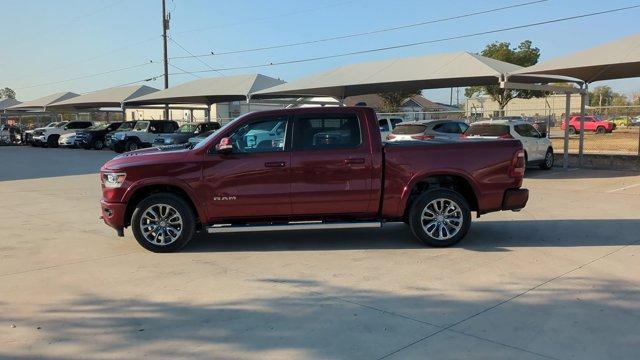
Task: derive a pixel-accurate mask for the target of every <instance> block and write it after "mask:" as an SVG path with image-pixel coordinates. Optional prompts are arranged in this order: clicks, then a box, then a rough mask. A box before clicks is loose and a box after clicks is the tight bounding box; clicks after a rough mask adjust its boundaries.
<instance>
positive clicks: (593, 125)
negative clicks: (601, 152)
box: [562, 116, 615, 135]
mask: <svg viewBox="0 0 640 360" xmlns="http://www.w3.org/2000/svg"><path fill="white" fill-rule="evenodd" d="M565 127H566V121H563V122H562V130H564V129H565ZM614 129H615V124H614V123H613V122H611V121H605V120H602V119H599V118H597V117H595V116H585V117H584V131H593V132H595V133H597V134H605V133H610V132H612V131H613V130H614ZM578 133H580V116H572V117H571V118H569V134H572V135H573V134H578Z"/></svg>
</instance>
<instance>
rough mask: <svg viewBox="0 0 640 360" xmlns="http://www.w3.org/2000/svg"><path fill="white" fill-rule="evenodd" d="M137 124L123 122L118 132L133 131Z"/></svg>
mask: <svg viewBox="0 0 640 360" xmlns="http://www.w3.org/2000/svg"><path fill="white" fill-rule="evenodd" d="M135 124H136V123H135V122H133V121H127V122H123V123H122V124H120V126H119V127H118V130H130V129H133V126H134V125H135Z"/></svg>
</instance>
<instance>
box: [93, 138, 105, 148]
mask: <svg viewBox="0 0 640 360" xmlns="http://www.w3.org/2000/svg"><path fill="white" fill-rule="evenodd" d="M91 147H92V148H94V149H96V150H102V148H104V142H102V140H100V139H96V140H93V142H91Z"/></svg>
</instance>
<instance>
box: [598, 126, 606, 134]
mask: <svg viewBox="0 0 640 360" xmlns="http://www.w3.org/2000/svg"><path fill="white" fill-rule="evenodd" d="M606 132H607V129H605V128H604V127H603V126H598V127H597V128H596V134H599V135H602V134H604V133H606Z"/></svg>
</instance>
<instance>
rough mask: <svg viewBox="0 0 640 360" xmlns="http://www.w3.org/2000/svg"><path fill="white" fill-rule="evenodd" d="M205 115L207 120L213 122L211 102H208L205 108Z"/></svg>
mask: <svg viewBox="0 0 640 360" xmlns="http://www.w3.org/2000/svg"><path fill="white" fill-rule="evenodd" d="M204 117H205V120H206V121H207V122H211V104H209V103H207V108H206V109H205V110H204Z"/></svg>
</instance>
